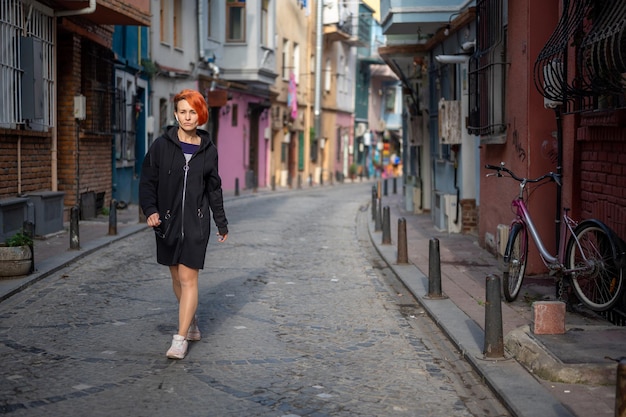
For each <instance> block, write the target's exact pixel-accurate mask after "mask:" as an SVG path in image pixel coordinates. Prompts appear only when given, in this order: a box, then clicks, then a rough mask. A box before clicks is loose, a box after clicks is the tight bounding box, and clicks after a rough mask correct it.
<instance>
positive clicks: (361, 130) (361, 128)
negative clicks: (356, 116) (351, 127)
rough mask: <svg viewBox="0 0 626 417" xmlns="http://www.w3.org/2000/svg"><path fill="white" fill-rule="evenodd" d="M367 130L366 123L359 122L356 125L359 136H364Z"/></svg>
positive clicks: (356, 133)
mask: <svg viewBox="0 0 626 417" xmlns="http://www.w3.org/2000/svg"><path fill="white" fill-rule="evenodd" d="M366 131H367V127H366V126H365V123H358V124H357V125H356V132H355V135H356V136H357V137H359V136H363V135H364V134H365V132H366Z"/></svg>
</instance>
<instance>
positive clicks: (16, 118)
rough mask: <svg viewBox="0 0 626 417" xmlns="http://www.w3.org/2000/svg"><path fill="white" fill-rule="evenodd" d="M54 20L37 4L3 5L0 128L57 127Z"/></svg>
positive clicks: (8, 0) (7, 0)
mask: <svg viewBox="0 0 626 417" xmlns="http://www.w3.org/2000/svg"><path fill="white" fill-rule="evenodd" d="M31 7H32V12H31V13H30V14H29V10H30V8H31ZM53 16H54V12H53V10H52V9H50V8H48V7H45V6H43V5H42V4H40V3H38V2H35V1H30V0H3V1H2V2H0V50H2V51H3V53H2V55H0V90H1V91H2V99H1V102H2V103H3V104H2V106H0V128H8V129H15V128H17V127H18V126H25V127H27V128H29V129H32V130H41V131H43V130H47V129H48V128H49V127H50V126H52V125H53V120H54V118H53V115H54V113H55V107H54V102H53V98H54V94H53V91H54V82H55V80H54V78H53V77H54V69H53V56H54V37H53V35H54V24H55V23H54V17H53Z"/></svg>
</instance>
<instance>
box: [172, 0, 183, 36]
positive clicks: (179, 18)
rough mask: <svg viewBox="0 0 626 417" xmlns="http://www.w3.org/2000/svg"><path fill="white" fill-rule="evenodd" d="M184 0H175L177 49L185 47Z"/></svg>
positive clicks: (174, 23) (174, 21)
mask: <svg viewBox="0 0 626 417" xmlns="http://www.w3.org/2000/svg"><path fill="white" fill-rule="evenodd" d="M182 2H183V0H174V19H173V27H174V31H173V32H174V46H175V47H176V48H182V47H183V6H182Z"/></svg>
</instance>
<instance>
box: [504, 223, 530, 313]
mask: <svg viewBox="0 0 626 417" xmlns="http://www.w3.org/2000/svg"><path fill="white" fill-rule="evenodd" d="M527 259H528V240H527V235H526V228H525V227H524V226H523V225H522V224H520V223H515V224H514V225H513V226H512V227H511V230H510V232H509V240H508V242H507V244H506V250H505V251H504V274H502V292H503V293H504V298H506V300H507V301H509V302H512V301H515V299H516V298H517V296H518V294H519V291H520V289H521V288H522V281H523V280H524V273H525V272H526V260H527Z"/></svg>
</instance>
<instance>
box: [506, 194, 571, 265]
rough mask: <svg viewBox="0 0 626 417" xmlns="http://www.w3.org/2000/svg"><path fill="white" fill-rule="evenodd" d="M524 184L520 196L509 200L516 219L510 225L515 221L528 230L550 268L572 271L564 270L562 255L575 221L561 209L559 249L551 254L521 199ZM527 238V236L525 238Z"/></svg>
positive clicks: (565, 210) (526, 243) (566, 210)
mask: <svg viewBox="0 0 626 417" xmlns="http://www.w3.org/2000/svg"><path fill="white" fill-rule="evenodd" d="M525 186H526V183H525V182H522V183H520V194H519V195H520V196H519V197H517V198H516V199H514V200H513V201H512V202H511V205H512V206H513V207H514V208H515V212H516V219H515V220H513V222H512V224H511V226H512V225H513V224H515V223H522V224H523V227H525V228H526V230H527V231H528V235H530V237H531V238H532V240H533V242H535V245H536V246H537V249H538V250H539V255H540V256H541V259H542V260H543V262H544V264H545V265H546V266H547V267H548V269H550V270H554V271H561V272H565V273H569V272H572V271H569V270H567V271H566V270H565V264H564V261H565V259H564V257H565V244H566V242H567V237H568V236H571V235H572V233H573V230H574V227H576V225H577V222H576V221H575V220H573V219H572V218H571V217H569V216H568V215H567V212H568V211H569V209H563V215H562V219H561V226H560V227H561V233H560V239H559V250H558V253H557V255H556V256H554V255H552V254H551V253H550V252H549V251H548V250H547V249H546V247H545V246H544V244H543V241H542V240H541V236H540V235H539V232H538V231H537V228H536V227H535V224H534V223H533V221H532V217H531V215H530V213H529V212H528V207H527V206H526V202H525V201H524V199H523V192H524V187H525ZM526 239H528V238H526ZM524 245H526V246H528V242H524Z"/></svg>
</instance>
